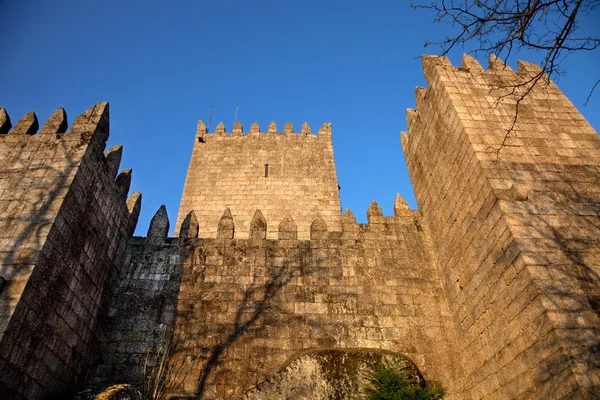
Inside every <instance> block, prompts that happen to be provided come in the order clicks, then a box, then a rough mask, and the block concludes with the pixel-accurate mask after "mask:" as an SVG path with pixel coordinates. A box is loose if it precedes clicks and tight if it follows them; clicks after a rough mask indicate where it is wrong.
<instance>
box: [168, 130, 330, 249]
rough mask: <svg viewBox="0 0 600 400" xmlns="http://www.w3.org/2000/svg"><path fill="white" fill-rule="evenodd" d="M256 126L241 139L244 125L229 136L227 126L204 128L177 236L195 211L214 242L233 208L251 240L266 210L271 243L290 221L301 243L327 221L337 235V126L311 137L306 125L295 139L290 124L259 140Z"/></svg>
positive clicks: (198, 139)
mask: <svg viewBox="0 0 600 400" xmlns="http://www.w3.org/2000/svg"><path fill="white" fill-rule="evenodd" d="M259 130H260V129H259V126H258V124H256V123H255V124H254V125H252V127H251V128H250V132H249V133H242V126H241V124H239V123H238V124H236V126H235V127H234V129H233V132H231V133H226V132H225V127H224V126H223V124H220V125H219V126H217V128H216V130H215V133H214V134H207V133H206V126H204V123H203V122H202V121H200V123H199V124H198V131H197V134H196V140H195V143H194V148H193V151H192V157H191V161H190V165H189V168H188V171H187V177H186V181H185V186H184V189H183V195H182V198H181V205H180V207H179V215H178V217H177V223H176V227H175V232H176V233H175V234H176V235H177V234H178V233H179V228H180V226H181V223H182V222H183V219H184V218H185V216H186V215H187V214H188V213H189V212H190V211H192V210H193V211H194V212H195V213H196V216H197V218H198V222H199V225H200V236H201V237H203V238H214V237H215V235H216V230H217V224H218V222H219V218H220V217H221V214H222V213H223V210H224V209H225V208H227V207H228V208H229V209H230V210H231V213H232V215H233V217H234V218H235V219H236V229H237V232H239V233H241V234H242V236H240V237H243V234H246V235H247V233H248V232H249V229H250V221H251V219H252V216H253V215H254V212H255V211H256V210H257V209H260V210H261V211H262V213H263V214H264V217H265V218H266V219H267V220H268V221H269V222H271V221H272V223H273V225H269V231H268V232H267V237H268V238H270V239H275V238H277V230H276V229H277V225H278V224H279V222H280V221H282V220H283V219H284V218H285V217H286V216H289V217H291V218H293V219H294V221H296V223H297V224H298V235H299V238H301V239H308V236H309V229H310V224H311V222H312V221H313V219H315V218H316V217H317V216H319V215H320V216H321V217H322V218H324V220H325V221H326V223H327V225H328V226H329V227H330V229H332V230H337V231H339V230H340V229H341V228H340V217H341V208H340V199H339V188H338V182H337V176H336V171H335V164H334V159H333V147H332V143H331V124H324V125H323V126H321V128H320V129H319V132H318V133H317V134H312V133H311V130H310V127H309V126H308V124H304V125H303V126H302V129H301V132H300V133H294V132H293V127H292V126H291V124H289V123H288V124H287V125H286V126H285V128H284V132H282V133H277V127H276V126H275V124H274V123H271V125H269V128H268V132H265V133H260V132H259Z"/></svg>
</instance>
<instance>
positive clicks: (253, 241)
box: [165, 199, 464, 399]
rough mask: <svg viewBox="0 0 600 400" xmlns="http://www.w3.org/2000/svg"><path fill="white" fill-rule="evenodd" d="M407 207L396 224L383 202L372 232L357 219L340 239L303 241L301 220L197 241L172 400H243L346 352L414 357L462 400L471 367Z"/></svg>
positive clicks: (185, 276)
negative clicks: (311, 355) (325, 352)
mask: <svg viewBox="0 0 600 400" xmlns="http://www.w3.org/2000/svg"><path fill="white" fill-rule="evenodd" d="M398 204H399V206H398V207H397V216H395V217H383V216H382V215H381V209H380V208H379V207H378V206H377V205H376V204H375V203H373V204H372V206H371V208H370V209H369V224H362V225H361V224H356V222H355V219H354V217H353V216H352V214H351V213H350V212H349V211H347V212H346V214H345V216H344V217H343V220H342V227H343V230H342V231H341V232H332V231H328V230H327V226H326V225H325V224H324V223H323V221H322V220H321V221H317V222H315V223H313V224H312V225H311V226H312V229H311V239H310V240H299V239H297V236H298V232H297V228H296V227H295V224H294V223H293V221H285V222H282V223H281V224H280V225H279V227H278V228H277V230H278V237H279V239H277V240H272V239H267V238H266V234H267V231H268V229H269V228H268V225H270V221H268V220H267V224H266V225H263V226H262V227H261V228H259V229H257V230H254V231H252V232H251V233H250V235H251V236H252V237H251V238H244V237H242V238H238V237H237V229H236V228H237V225H236V219H235V218H233V224H220V225H219V226H220V230H219V232H217V234H218V237H219V238H216V239H196V240H192V241H191V242H190V243H189V244H188V245H187V247H188V249H187V250H186V254H187V256H186V257H185V259H184V260H183V272H182V276H181V287H180V291H179V295H178V303H177V318H176V320H175V330H174V336H173V342H172V346H173V347H172V350H171V353H170V354H171V356H170V359H169V372H168V375H167V377H166V381H167V385H166V387H167V389H166V391H165V394H166V395H167V397H168V398H197V397H202V398H207V399H212V398H240V397H242V395H243V394H244V393H245V392H246V391H248V390H251V389H252V388H253V387H255V386H256V385H257V384H260V383H261V382H264V381H265V380H266V379H268V378H269V377H271V376H273V375H275V374H276V373H277V372H278V371H279V370H280V369H283V368H284V367H285V366H286V365H288V364H289V363H290V362H291V361H292V360H294V359H295V358H296V357H298V356H299V355H300V354H302V353H303V352H305V351H307V350H311V349H328V348H340V349H377V350H386V351H390V352H393V353H396V354H403V355H406V356H408V357H409V358H410V359H412V360H413V361H414V362H415V363H416V365H417V366H418V368H419V369H420V370H421V371H422V373H423V374H424V375H425V378H426V379H433V380H438V381H441V383H442V384H443V385H444V386H446V387H448V388H449V390H450V393H451V396H450V398H451V399H452V398H460V396H461V394H462V393H463V390H464V388H463V372H462V365H461V359H460V355H459V353H458V352H457V347H456V346H457V344H456V343H457V340H456V337H455V333H454V330H453V328H452V320H451V318H450V314H449V310H448V304H447V303H446V299H445V297H444V294H443V291H442V288H441V283H440V280H439V277H438V274H437V270H436V266H435V263H434V259H433V257H432V253H431V250H430V243H429V236H428V234H427V232H426V231H425V229H424V227H423V225H422V220H421V215H420V213H419V212H418V211H410V210H408V209H407V207H405V203H403V201H401V199H399V201H398ZM223 218H224V219H227V220H230V219H231V218H230V216H229V215H228V214H227V213H226V214H225V216H224V217H223ZM271 229H273V228H271ZM244 236H245V235H244ZM188 240H190V239H188ZM298 379H300V377H298Z"/></svg>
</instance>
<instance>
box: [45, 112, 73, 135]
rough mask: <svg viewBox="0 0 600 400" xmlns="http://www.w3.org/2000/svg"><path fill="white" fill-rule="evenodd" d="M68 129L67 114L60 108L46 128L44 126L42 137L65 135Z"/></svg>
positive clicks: (46, 124)
mask: <svg viewBox="0 0 600 400" xmlns="http://www.w3.org/2000/svg"><path fill="white" fill-rule="evenodd" d="M67 128H68V123H67V112H66V111H65V109H64V108H62V107H60V108H59V109H58V110H56V111H54V113H53V114H52V115H51V116H50V118H48V120H47V121H46V123H45V124H44V126H42V129H40V135H45V134H57V133H65V132H66V131H67Z"/></svg>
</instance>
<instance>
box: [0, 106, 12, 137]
mask: <svg viewBox="0 0 600 400" xmlns="http://www.w3.org/2000/svg"><path fill="white" fill-rule="evenodd" d="M10 128H12V124H11V122H10V117H9V116H8V113H7V112H6V109H5V108H4V107H0V135H5V134H7V133H8V132H9V131H10Z"/></svg>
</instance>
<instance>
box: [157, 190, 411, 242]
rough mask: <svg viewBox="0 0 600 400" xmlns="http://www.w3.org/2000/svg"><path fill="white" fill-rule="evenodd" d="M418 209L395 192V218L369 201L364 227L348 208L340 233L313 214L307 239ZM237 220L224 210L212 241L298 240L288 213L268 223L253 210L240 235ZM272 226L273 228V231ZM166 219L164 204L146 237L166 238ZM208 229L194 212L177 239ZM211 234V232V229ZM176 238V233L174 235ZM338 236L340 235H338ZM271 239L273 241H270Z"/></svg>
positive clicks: (353, 229)
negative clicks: (386, 214)
mask: <svg viewBox="0 0 600 400" xmlns="http://www.w3.org/2000/svg"><path fill="white" fill-rule="evenodd" d="M419 216H420V213H419V211H418V210H409V208H408V204H407V203H406V201H405V200H404V199H403V198H402V196H400V194H399V193H398V194H397V195H396V200H395V203H394V215H393V216H384V215H383V212H382V210H381V207H380V206H379V205H378V204H377V202H375V201H372V202H371V205H370V206H369V208H368V210H367V221H368V222H367V224H358V223H357V222H356V218H355V217H354V214H353V213H352V211H350V209H348V208H347V209H346V211H345V212H344V214H343V216H342V218H341V227H342V230H341V232H340V231H337V230H331V229H330V228H329V227H328V226H327V222H326V221H325V219H324V218H323V217H322V216H321V214H320V213H316V214H315V215H314V217H313V218H312V219H311V222H310V229H309V231H310V235H309V239H310V240H321V239H334V238H338V239H339V238H344V237H345V233H348V232H349V233H353V232H357V229H358V227H359V226H363V227H364V228H363V229H366V230H368V229H370V228H369V226H371V225H377V224H390V223H391V224H393V223H396V222H398V221H400V220H402V219H404V218H409V219H410V220H412V219H413V218H418V217H419ZM235 220H236V218H235V217H234V216H233V215H232V213H231V210H230V209H229V207H227V208H226V209H225V211H224V212H223V214H222V216H221V218H220V219H219V222H218V224H217V226H216V235H215V236H213V237H212V238H217V239H267V232H268V231H275V232H277V237H276V239H279V240H290V239H293V240H296V239H298V224H297V223H296V221H295V220H294V218H293V217H292V215H290V214H286V215H285V216H284V217H283V218H282V219H280V220H276V221H267V219H266V218H265V216H264V215H263V212H262V211H261V209H256V210H255V211H254V213H253V216H252V219H251V220H250V224H249V230H248V232H244V233H240V232H238V231H237V230H236V221H235ZM273 224H274V225H275V226H276V229H274V228H273ZM169 226H170V222H169V216H168V214H167V210H166V208H165V206H164V205H162V206H160V208H159V209H158V211H157V212H156V214H155V215H154V217H153V218H152V220H151V222H150V226H149V228H148V234H147V237H162V238H165V237H167V235H168V231H169ZM203 228H204V229H208V228H210V227H206V226H200V224H199V222H198V218H197V217H196V213H195V211H193V210H192V211H190V212H189V213H188V214H187V215H186V216H185V218H184V219H183V222H182V223H181V227H180V228H179V232H178V236H179V237H181V238H185V239H195V238H198V237H207V235H206V232H202V230H203ZM212 232H214V230H212ZM176 235H177V232H176ZM340 235H341V236H340ZM271 239H274V238H271Z"/></svg>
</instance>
